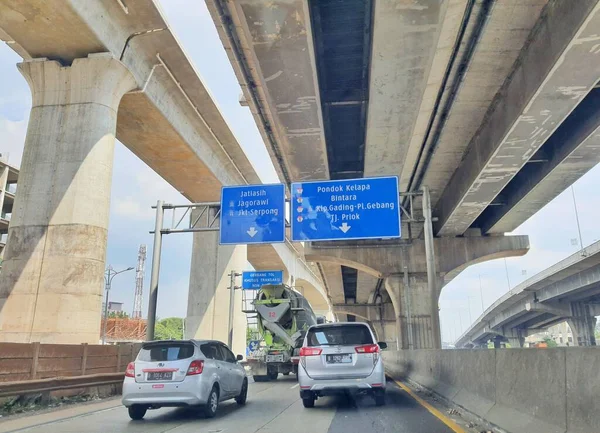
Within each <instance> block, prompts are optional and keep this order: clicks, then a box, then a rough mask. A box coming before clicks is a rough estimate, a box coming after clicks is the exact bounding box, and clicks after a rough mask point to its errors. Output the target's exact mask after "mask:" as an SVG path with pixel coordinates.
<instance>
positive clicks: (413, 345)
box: [385, 274, 442, 349]
mask: <svg viewBox="0 0 600 433" xmlns="http://www.w3.org/2000/svg"><path fill="white" fill-rule="evenodd" d="M385 286H386V289H387V290H388V293H389V294H390V297H392V300H393V304H394V309H395V312H396V317H397V319H396V329H397V332H398V339H399V346H400V349H441V345H442V344H441V334H440V327H439V319H438V317H439V311H438V300H439V292H438V293H437V294H432V293H431V291H430V290H429V284H428V282H427V276H426V275H424V274H411V275H409V277H408V285H407V284H406V282H405V281H404V278H403V277H402V276H401V275H392V276H390V277H388V278H386V281H385ZM438 287H441V284H439V282H438Z"/></svg>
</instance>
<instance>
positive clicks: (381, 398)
mask: <svg viewBox="0 0 600 433" xmlns="http://www.w3.org/2000/svg"><path fill="white" fill-rule="evenodd" d="M373 398H374V399H375V406H384V405H385V391H384V390H377V391H375V393H374V394H373Z"/></svg>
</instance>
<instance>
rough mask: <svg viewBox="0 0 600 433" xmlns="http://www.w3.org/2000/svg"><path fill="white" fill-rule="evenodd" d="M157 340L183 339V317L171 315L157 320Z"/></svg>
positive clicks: (155, 332)
mask: <svg viewBox="0 0 600 433" xmlns="http://www.w3.org/2000/svg"><path fill="white" fill-rule="evenodd" d="M154 339H155V340H181V339H183V319H182V318H180V317H169V318H167V319H162V320H159V321H158V322H156V327H155V328H154Z"/></svg>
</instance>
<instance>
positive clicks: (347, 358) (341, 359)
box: [326, 354, 352, 364]
mask: <svg viewBox="0 0 600 433" xmlns="http://www.w3.org/2000/svg"><path fill="white" fill-rule="evenodd" d="M326 359H327V363H328V364H349V363H351V362H352V355H350V354H344V355H327V358H326Z"/></svg>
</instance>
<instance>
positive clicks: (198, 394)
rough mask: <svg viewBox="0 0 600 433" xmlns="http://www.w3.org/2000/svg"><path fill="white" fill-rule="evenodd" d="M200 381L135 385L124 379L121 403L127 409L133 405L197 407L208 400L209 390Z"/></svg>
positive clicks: (130, 379)
mask: <svg viewBox="0 0 600 433" xmlns="http://www.w3.org/2000/svg"><path fill="white" fill-rule="evenodd" d="M203 385H204V384H203V383H202V382H201V381H193V383H189V382H187V381H184V382H174V383H137V382H135V380H134V379H133V378H125V381H124V382H123V396H122V398H121V402H122V403H123V405H125V406H127V407H129V406H132V405H134V404H141V405H148V406H197V405H202V404H205V403H206V402H207V400H208V394H209V391H210V388H208V389H207V387H205V386H203ZM157 386H158V387H160V388H157Z"/></svg>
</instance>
